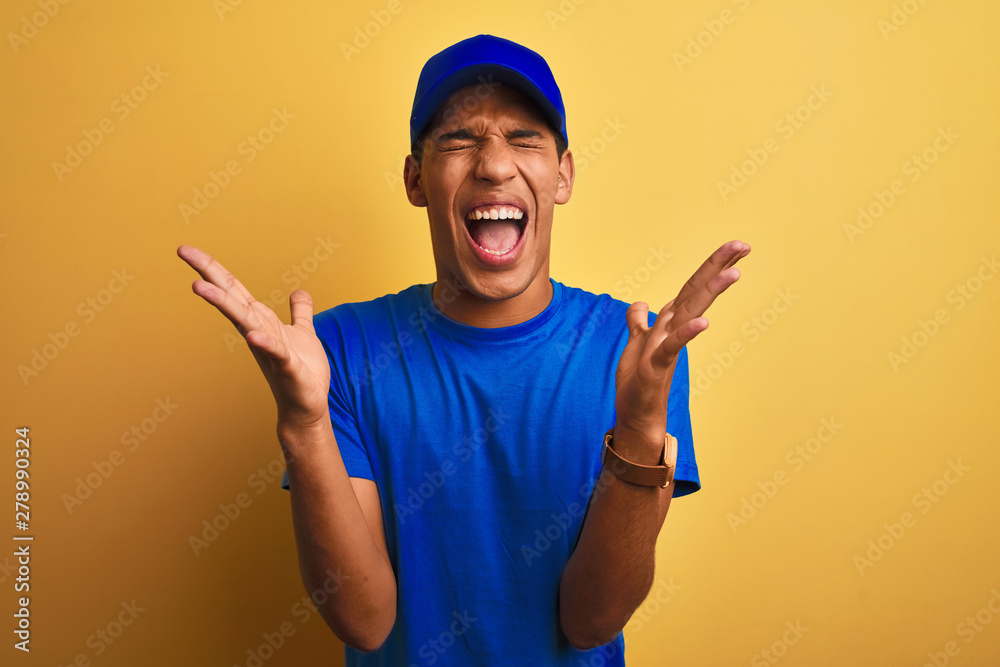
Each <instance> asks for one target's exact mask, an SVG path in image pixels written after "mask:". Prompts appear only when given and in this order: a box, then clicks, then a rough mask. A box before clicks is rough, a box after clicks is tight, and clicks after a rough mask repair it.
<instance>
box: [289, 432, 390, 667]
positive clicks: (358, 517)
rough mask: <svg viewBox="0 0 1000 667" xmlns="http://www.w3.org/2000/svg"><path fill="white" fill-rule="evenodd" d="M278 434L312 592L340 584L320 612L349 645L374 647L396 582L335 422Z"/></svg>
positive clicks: (385, 625)
mask: <svg viewBox="0 0 1000 667" xmlns="http://www.w3.org/2000/svg"><path fill="white" fill-rule="evenodd" d="M278 439H279V441H280V443H281V447H282V451H283V452H284V454H285V459H286V462H287V466H288V479H289V490H290V492H291V506H292V523H293V526H294V530H295V541H296V545H297V548H298V556H299V569H300V571H301V573H302V581H303V583H304V584H305V586H306V590H307V591H308V592H310V593H313V592H316V591H319V590H323V589H324V588H325V589H326V590H327V592H329V589H330V588H332V587H333V586H336V589H335V591H334V592H333V593H330V594H329V595H327V596H326V602H325V603H324V604H322V605H317V607H318V608H319V611H320V614H321V615H322V616H323V618H324V620H325V621H326V623H327V625H329V626H330V629H332V630H333V631H334V633H335V634H336V635H337V637H339V638H340V639H341V641H343V642H344V643H345V644H349V645H351V646H354V647H355V648H358V649H361V650H374V649H376V648H378V646H380V645H381V644H382V642H383V641H384V640H385V637H386V636H387V635H388V634H389V631H390V630H391V629H392V626H393V623H394V622H395V618H396V580H395V576H394V574H393V571H392V566H391V565H390V563H389V560H388V558H387V556H386V555H385V554H384V553H383V552H382V550H381V549H380V547H379V546H378V545H377V544H376V542H375V540H374V538H373V536H372V533H371V531H370V529H369V526H368V523H367V521H366V520H365V516H364V513H363V512H362V509H361V505H360V504H359V502H358V498H357V496H356V495H355V492H354V488H353V486H352V484H351V481H350V478H349V477H348V475H347V470H346V469H345V467H344V461H343V459H342V458H341V456H340V450H339V449H338V448H337V443H336V440H335V438H334V435H333V429H332V427H331V425H330V421H329V419H326V420H324V421H323V422H322V423H321V424H320V425H318V426H316V427H312V428H310V429H301V428H292V427H287V426H284V425H282V424H279V425H278ZM331 582H333V583H332V585H331ZM318 599H319V600H320V601H322V600H323V596H318ZM314 602H316V600H314Z"/></svg>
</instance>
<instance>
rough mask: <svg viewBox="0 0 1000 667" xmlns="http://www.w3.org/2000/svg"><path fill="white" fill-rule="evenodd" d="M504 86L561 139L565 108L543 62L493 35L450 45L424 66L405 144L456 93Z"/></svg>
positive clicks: (523, 49) (531, 53) (527, 50)
mask: <svg viewBox="0 0 1000 667" xmlns="http://www.w3.org/2000/svg"><path fill="white" fill-rule="evenodd" d="M490 82H493V83H504V84H507V85H510V86H513V87H514V88H516V89H517V90H519V91H520V92H522V93H524V95H526V96H527V97H528V99H530V100H531V101H532V102H534V103H535V104H536V105H538V108H539V109H541V110H542V113H543V114H545V117H546V118H547V119H548V120H549V122H550V123H552V125H553V126H554V127H556V128H558V130H559V132H560V134H562V138H563V140H564V141H566V144H567V145H568V144H569V138H568V137H567V135H566V109H565V108H564V107H563V101H562V95H561V94H560V93H559V86H557V85H556V80H555V77H553V76H552V70H550V69H549V66H548V63H546V62H545V59H544V58H542V57H541V56H540V55H538V54H537V53H535V52H534V51H532V50H531V49H529V48H526V47H524V46H521V45H520V44H516V43H514V42H512V41H510V40H507V39H503V38H501V37H494V36H493V35H476V36H475V37H470V38H468V39H464V40H462V41H461V42H458V43H457V44H452V45H451V46H449V47H448V48H447V49H445V50H444V51H441V52H440V53H438V54H437V55H435V56H432V57H431V59H430V60H428V61H427V63H426V64H425V65H424V68H423V69H422V70H421V71H420V79H419V80H418V81H417V92H416V95H414V96H413V112H412V113H411V114H410V144H413V143H415V142H416V140H417V137H418V136H420V133H421V132H422V131H423V130H424V128H426V127H427V124H428V123H429V122H430V121H431V118H433V117H434V114H435V112H436V111H437V110H438V107H440V106H441V105H442V104H443V103H444V101H445V100H447V99H448V98H449V97H450V96H451V95H452V94H453V93H455V91H458V90H461V89H462V88H465V87H466V86H471V85H475V84H477V83H479V84H481V85H483V84H484V85H485V86H486V87H487V90H491V88H489V87H488V86H489V84H490Z"/></svg>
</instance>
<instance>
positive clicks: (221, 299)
mask: <svg viewBox="0 0 1000 667" xmlns="http://www.w3.org/2000/svg"><path fill="white" fill-rule="evenodd" d="M191 291H193V292H194V293H195V294H197V295H198V296H200V297H201V298H203V299H204V300H205V301H207V302H209V303H210V304H212V305H213V306H215V308H216V309H217V310H218V311H219V312H220V313H222V314H223V315H225V316H226V319H228V320H229V321H230V322H231V323H232V324H233V326H234V327H236V330H237V331H238V332H239V333H240V335H242V336H244V337H245V336H246V334H247V332H249V331H252V330H254V329H257V328H259V327H260V326H261V323H260V320H259V319H258V317H257V314H256V313H255V312H254V310H253V308H251V306H250V304H249V303H247V302H246V301H245V300H241V299H238V298H237V297H235V296H233V294H232V293H231V292H228V291H226V290H224V289H222V288H221V287H219V286H218V285H214V284H212V283H210V282H207V281H205V280H196V281H194V283H192V284H191Z"/></svg>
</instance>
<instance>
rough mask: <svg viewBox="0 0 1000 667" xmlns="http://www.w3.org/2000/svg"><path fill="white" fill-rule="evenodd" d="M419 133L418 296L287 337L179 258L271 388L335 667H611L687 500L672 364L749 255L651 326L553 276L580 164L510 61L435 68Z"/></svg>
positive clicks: (499, 53) (214, 277) (496, 48)
mask: <svg viewBox="0 0 1000 667" xmlns="http://www.w3.org/2000/svg"><path fill="white" fill-rule="evenodd" d="M410 131H411V141H412V144H413V145H412V154H411V155H410V156H409V157H408V158H407V159H406V163H405V166H404V172H403V175H404V180H405V183H406V191H407V196H408V197H409V200H410V202H411V203H412V204H413V205H414V206H419V207H425V208H426V209H427V216H428V220H429V224H430V232H431V242H432V247H433V252H434V260H435V265H436V272H437V280H436V281H435V282H434V283H433V284H420V285H413V286H411V287H409V288H407V289H405V290H403V291H401V292H399V293H397V294H390V295H386V296H383V297H381V298H378V299H375V300H373V301H367V302H363V303H348V304H341V305H340V306H337V307H335V308H332V309H330V310H327V311H324V312H322V313H319V314H318V315H316V316H315V317H314V316H313V304H312V300H311V298H310V296H309V295H308V293H306V292H304V291H301V290H299V291H296V292H294V293H293V294H291V296H290V297H289V302H290V307H291V320H292V322H291V324H290V325H285V324H283V323H282V322H281V321H280V320H279V319H278V317H277V316H276V315H275V314H274V313H273V312H272V311H271V310H269V309H268V308H267V307H265V306H264V305H263V304H261V303H259V302H257V301H255V300H254V299H253V297H252V296H251V295H250V293H249V292H248V291H247V290H246V288H244V287H243V285H242V284H241V283H240V282H239V281H238V280H236V278H235V277H233V276H232V275H231V274H230V273H229V272H227V271H226V270H225V269H224V268H223V267H222V266H221V265H220V264H219V263H218V262H217V261H215V260H214V259H212V258H211V257H209V256H208V255H206V254H205V253H203V252H201V251H200V250H197V249H195V248H191V247H187V246H182V247H181V248H179V249H178V254H179V255H180V256H181V257H182V258H183V259H185V260H186V261H187V262H188V263H189V264H190V265H191V266H192V267H193V268H194V269H196V270H197V271H198V273H199V274H201V276H202V278H203V279H204V280H198V281H195V283H194V285H193V289H194V291H195V293H197V294H199V295H200V296H202V297H203V298H204V299H205V300H207V301H208V302H209V303H211V304H212V305H214V306H216V307H217V308H218V309H219V310H220V311H221V312H222V313H223V314H224V315H226V316H227V317H228V318H229V319H230V320H231V321H232V322H233V323H234V324H235V325H236V326H237V329H238V330H239V331H240V332H241V333H243V334H244V336H245V337H246V340H247V343H248V345H249V347H250V350H251V351H252V353H253V354H254V356H255V358H256V360H257V362H258V364H259V365H260V367H261V369H262V371H263V372H264V375H265V377H266V379H267V380H268V382H269V384H270V386H271V390H272V392H273V394H274V397H275V400H276V402H277V406H278V439H279V442H280V443H281V447H282V451H283V452H284V454H285V457H286V461H287V463H288V465H287V473H286V478H285V480H284V482H283V486H284V487H285V488H288V489H289V490H290V492H291V505H292V518H293V524H294V528H295V535H296V541H297V546H298V554H299V563H300V570H301V573H302V578H303V582H304V584H305V585H306V588H307V590H310V591H312V590H317V589H319V588H320V587H321V586H322V585H323V582H324V580H328V579H329V577H330V575H331V573H336V574H337V581H338V582H339V584H338V588H337V590H336V592H335V593H334V594H332V595H331V596H330V598H329V600H328V602H327V603H326V604H324V605H321V608H320V611H321V613H322V615H323V617H324V619H325V620H326V622H327V623H328V624H329V626H330V627H331V629H332V630H333V631H334V632H335V633H336V635H337V636H338V637H339V638H340V639H342V640H343V641H344V643H345V644H346V645H347V646H346V658H347V664H349V665H368V664H371V665H375V664H379V665H383V664H392V665H397V664H398V665H430V664H448V665H451V664H455V665H466V664H504V665H573V666H574V667H575V666H576V665H580V664H586V665H591V664H607V665H623V664H624V643H623V638H622V633H621V630H622V628H623V627H624V625H625V623H626V622H627V621H628V619H629V617H630V616H631V614H632V612H633V611H634V610H635V609H636V608H637V607H638V605H639V604H640V603H641V602H642V600H643V599H644V598H645V596H646V594H647V593H648V591H649V589H650V586H651V584H652V582H653V565H654V556H655V544H656V538H657V535H658V533H659V530H660V527H661V525H662V523H663V520H664V517H665V516H666V513H667V509H668V507H669V505H670V499H671V497H672V496H673V495H683V494H686V493H690V492H692V491H695V490H697V489H698V488H699V479H698V470H697V466H696V463H695V460H694V451H693V445H692V439H691V432H690V417H689V414H688V406H687V399H688V370H687V355H686V351H685V349H684V345H685V344H686V343H687V342H688V341H690V340H691V339H692V338H693V337H694V336H696V335H697V334H698V333H700V332H701V331H703V330H704V329H705V328H706V327H707V326H708V321H707V320H706V319H705V318H704V317H703V316H702V315H703V313H704V312H705V310H706V309H707V308H708V306H709V305H710V304H711V303H712V301H714V299H715V298H716V297H717V296H718V295H719V294H721V293H722V292H723V291H724V290H725V289H726V288H727V287H728V286H729V285H731V284H732V283H734V282H735V281H736V280H737V279H738V277H739V270H738V269H736V268H735V267H733V265H734V264H735V263H736V262H737V261H738V260H739V259H741V258H742V257H744V256H745V255H746V254H747V253H748V252H749V250H750V248H749V246H748V245H746V244H745V243H742V242H739V241H732V242H730V243H727V244H726V245H724V246H722V247H721V248H720V249H719V250H717V251H716V252H715V253H714V254H713V255H712V256H711V257H710V258H709V259H708V261H706V262H705V263H704V264H703V265H702V266H701V268H699V269H698V271H697V272H696V273H695V274H694V276H692V278H691V279H690V280H689V281H688V282H687V283H686V284H685V285H684V287H683V289H682V290H681V291H680V293H679V294H678V296H677V298H676V299H674V300H673V301H671V302H669V303H668V304H666V306H664V307H663V309H661V310H660V311H659V313H655V314H654V313H650V312H649V309H648V306H647V304H645V303H642V302H638V303H634V304H631V305H629V304H626V303H624V302H621V301H617V300H615V299H612V298H611V297H609V296H608V295H607V294H603V295H595V294H591V293H589V292H585V291H583V290H580V289H577V288H572V287H569V286H566V285H563V284H562V283H559V282H558V281H555V280H554V279H552V278H550V276H549V247H550V238H551V230H552V222H553V213H554V207H555V204H565V203H566V202H567V201H569V199H570V195H571V193H572V188H573V182H574V176H575V173H574V166H573V155H572V153H571V152H570V151H569V150H566V145H567V136H566V119H565V111H564V109H563V103H562V98H561V95H560V93H559V89H558V87H557V85H556V83H555V80H554V78H553V77H552V74H551V71H550V70H549V67H548V65H547V64H546V63H545V61H544V60H543V59H542V58H541V56H539V55H538V54H537V53H535V52H533V51H530V50H528V49H526V48H524V47H522V46H520V45H517V44H515V43H513V42H509V41H507V40H502V39H499V38H496V37H493V36H489V35H479V36H477V37H473V38H471V39H467V40H464V41H462V42H459V43H458V44H455V45H453V46H451V47H449V48H448V49H445V50H444V51H442V52H441V53H439V54H438V55H436V56H434V57H433V58H431V59H430V60H429V61H428V63H427V64H426V65H425V66H424V69H423V71H422V72H421V75H420V80H419V82H418V85H417V93H416V96H415V99H414V105H413V114H412V116H411V123H410ZM614 224H616V225H618V224H620V223H614ZM610 227H611V225H610V224H609V228H610ZM618 229H620V227H618ZM331 369H332V376H331ZM608 431H610V433H609V435H610V437H606V436H605V432H608ZM668 433H669V434H670V436H674V437H675V438H676V440H673V439H672V438H671V437H669V436H667V435H666V434H668ZM675 444H676V446H677V448H678V451H677V453H676V465H675V466H674V465H673V463H674V456H675V454H674V451H673V447H674V445H675ZM668 445H669V446H668Z"/></svg>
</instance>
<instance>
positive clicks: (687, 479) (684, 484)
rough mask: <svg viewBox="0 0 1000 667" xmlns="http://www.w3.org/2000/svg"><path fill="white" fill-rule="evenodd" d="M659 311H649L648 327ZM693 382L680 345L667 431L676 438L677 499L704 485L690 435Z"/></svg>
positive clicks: (668, 399)
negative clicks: (691, 383)
mask: <svg viewBox="0 0 1000 667" xmlns="http://www.w3.org/2000/svg"><path fill="white" fill-rule="evenodd" d="M655 319H656V312H655V311H650V313H649V326H653V322H654V321H655ZM690 399H691V385H690V379H689V372H688V353H687V347H683V348H681V352H680V354H679V355H677V365H676V366H675V367H674V377H673V379H672V380H671V382H670V395H669V397H668V398H667V433H669V434H670V435H672V436H674V437H675V438H677V469H676V470H675V471H674V480H675V481H674V496H673V497H674V498H677V497H680V496H686V495H688V494H690V493H694V492H695V491H697V490H698V489H700V488H701V478H700V477H699V476H698V462H697V461H696V460H695V456H694V438H693V436H692V434H691V411H690V407H689V406H690Z"/></svg>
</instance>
